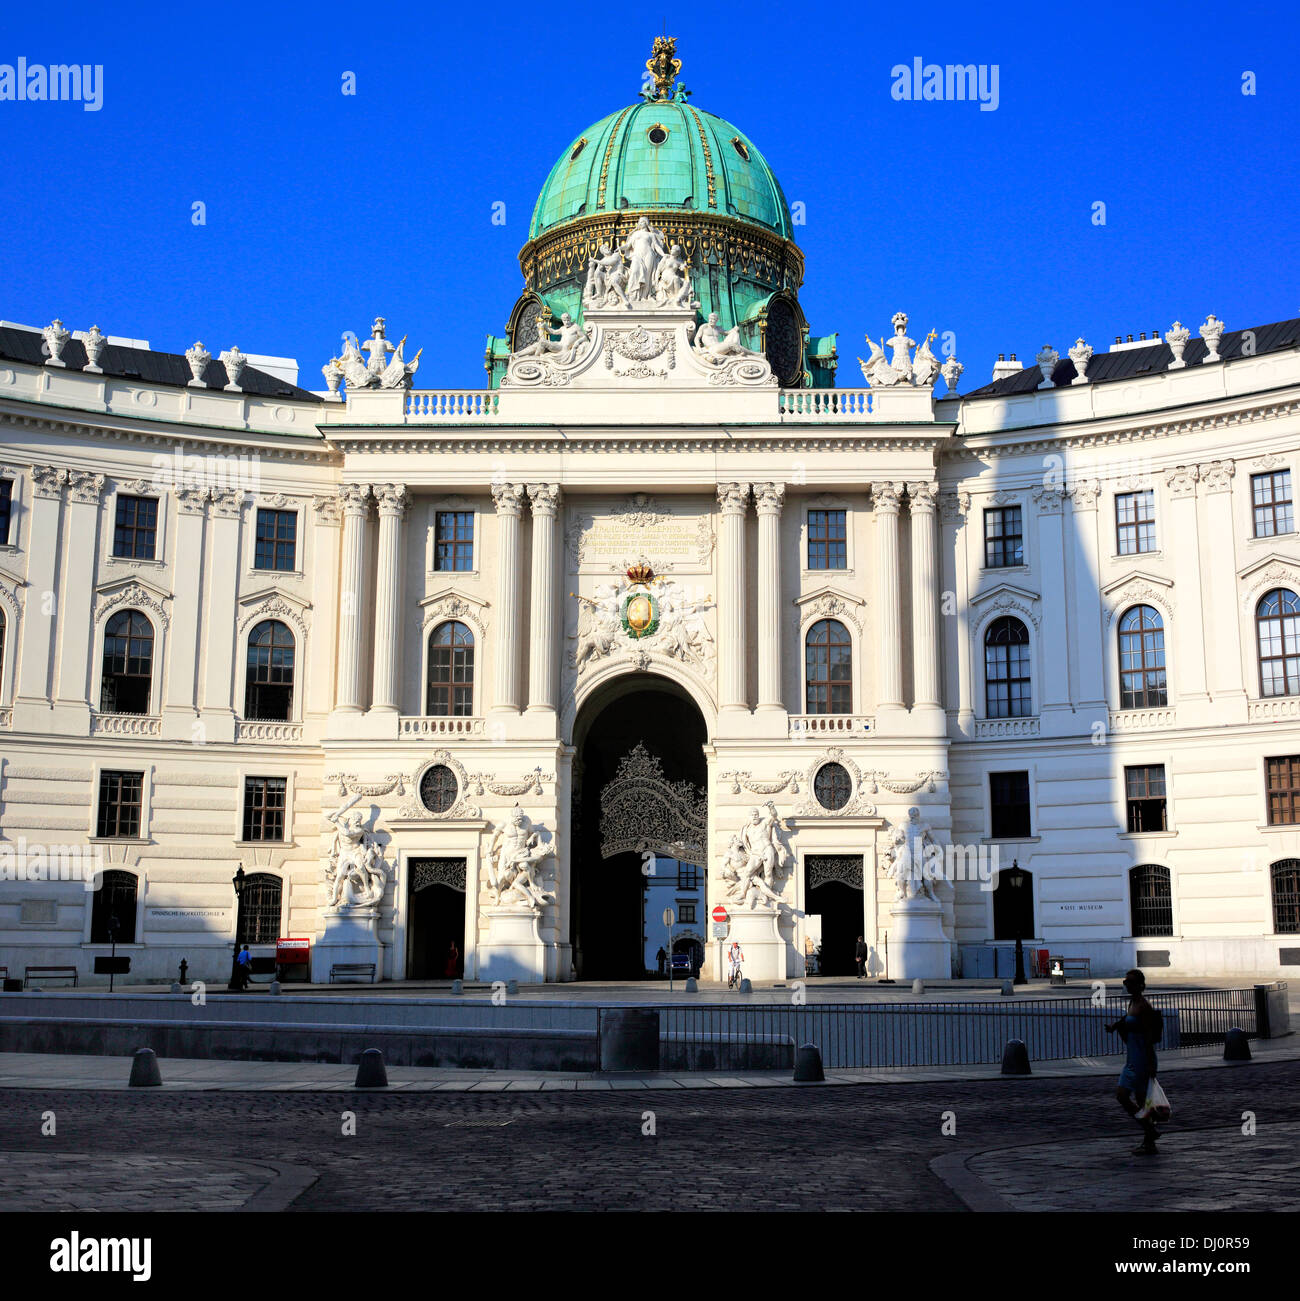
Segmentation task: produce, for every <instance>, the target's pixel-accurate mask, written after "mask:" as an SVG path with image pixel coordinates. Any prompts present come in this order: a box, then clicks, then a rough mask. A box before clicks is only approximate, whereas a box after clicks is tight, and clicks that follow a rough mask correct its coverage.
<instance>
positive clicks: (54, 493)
mask: <svg viewBox="0 0 1300 1301" xmlns="http://www.w3.org/2000/svg"><path fill="white" fill-rule="evenodd" d="M67 481H68V472H67V470H64V469H62V468H61V467H59V466H56V465H33V466H32V492H33V493H34V494H35V495H36V496H37V497H46V498H55V497H61V496H63V488H64V485H65V484H66V483H67Z"/></svg>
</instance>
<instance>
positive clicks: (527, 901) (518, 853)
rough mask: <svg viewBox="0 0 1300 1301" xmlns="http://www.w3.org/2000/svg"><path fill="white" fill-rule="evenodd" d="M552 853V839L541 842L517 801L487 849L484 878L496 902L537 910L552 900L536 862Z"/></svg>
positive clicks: (538, 829) (539, 835) (553, 850)
mask: <svg viewBox="0 0 1300 1301" xmlns="http://www.w3.org/2000/svg"><path fill="white" fill-rule="evenodd" d="M554 853H555V841H554V838H552V839H551V840H548V841H543V840H542V836H541V829H540V827H538V826H536V825H535V824H534V823H532V822H530V821H529V819H528V816H527V814H525V813H524V811H523V809H521V808H520V807H519V805H518V804H516V805H515V807H514V809H513V810H511V813H510V816H509V817H508V818H507V819H506V820H505V822H503V823H501V825H500V826H498V827H497V829H496V831H495V832H493V834H492V840H491V842H490V843H489V845H488V850H487V879H488V885H489V886H490V888H491V890H492V896H493V898H494V900H495V901H496V902H497V903H498V904H502V903H506V904H522V905H524V906H526V907H530V908H533V909H535V910H540V909H541V908H543V907H544V906H545V905H546V904H548V903H554V902H555V894H554V892H553V891H551V890H548V889H546V888H545V887H546V882H545V881H544V880H543V879H542V869H541V868H540V867H539V864H540V863H541V862H542V860H543V859H547V858H550V857H552V856H553V855H554Z"/></svg>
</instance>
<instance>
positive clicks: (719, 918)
mask: <svg viewBox="0 0 1300 1301" xmlns="http://www.w3.org/2000/svg"><path fill="white" fill-rule="evenodd" d="M713 920H714V921H715V922H718V923H719V924H721V923H723V922H728V921H730V920H731V914H730V913H728V912H727V910H726V909H725V908H724V907H723V906H722V905H721V904H719V905H718V906H717V907H716V908H715V909H714V910H713Z"/></svg>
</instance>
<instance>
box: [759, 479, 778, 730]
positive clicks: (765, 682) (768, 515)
mask: <svg viewBox="0 0 1300 1301" xmlns="http://www.w3.org/2000/svg"><path fill="white" fill-rule="evenodd" d="M754 506H755V509H756V510H757V512H758V626H759V629H760V630H761V631H760V635H759V639H758V707H759V709H783V708H784V707H785V706H784V705H783V703H782V701H781V639H782V637H783V636H784V629H783V628H782V627H781V511H782V508H783V507H784V506H785V485H784V484H782V483H758V484H755V485H754Z"/></svg>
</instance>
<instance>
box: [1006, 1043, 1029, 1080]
mask: <svg viewBox="0 0 1300 1301" xmlns="http://www.w3.org/2000/svg"><path fill="white" fill-rule="evenodd" d="M1002 1074H1003V1075H1029V1074H1031V1072H1030V1070H1029V1049H1028V1048H1026V1047H1025V1041H1024V1040H1023V1039H1012V1040H1011V1042H1010V1043H1008V1044H1007V1047H1006V1051H1005V1052H1004V1053H1003V1054H1002Z"/></svg>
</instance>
